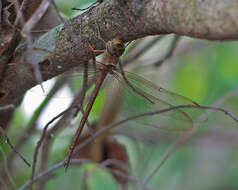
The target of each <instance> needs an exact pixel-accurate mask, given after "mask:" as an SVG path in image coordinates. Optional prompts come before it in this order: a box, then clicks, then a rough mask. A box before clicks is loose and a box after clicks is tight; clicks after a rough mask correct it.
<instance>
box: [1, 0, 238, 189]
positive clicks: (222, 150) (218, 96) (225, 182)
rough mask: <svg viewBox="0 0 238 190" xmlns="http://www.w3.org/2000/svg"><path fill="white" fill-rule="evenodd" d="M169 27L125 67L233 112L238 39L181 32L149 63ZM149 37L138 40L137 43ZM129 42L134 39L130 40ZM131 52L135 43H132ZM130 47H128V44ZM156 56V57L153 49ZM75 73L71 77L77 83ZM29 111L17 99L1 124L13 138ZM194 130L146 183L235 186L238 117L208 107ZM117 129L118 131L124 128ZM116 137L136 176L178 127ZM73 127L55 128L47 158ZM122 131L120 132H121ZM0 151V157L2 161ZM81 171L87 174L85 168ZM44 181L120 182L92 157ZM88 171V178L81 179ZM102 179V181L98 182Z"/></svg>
mask: <svg viewBox="0 0 238 190" xmlns="http://www.w3.org/2000/svg"><path fill="white" fill-rule="evenodd" d="M55 2H56V3H57V6H58V8H59V10H60V11H61V12H62V13H63V14H64V16H65V17H68V18H69V17H72V16H75V15H76V14H80V13H81V12H80V11H72V9H71V8H72V7H75V8H80V7H87V6H88V5H90V3H92V2H93V1H86V0H85V1H79V0H78V1H76V0H68V1H63V0H56V1H55ZM173 37H174V35H168V36H166V37H164V38H163V39H162V40H161V41H159V42H158V43H157V44H155V45H153V47H152V48H151V49H150V50H148V51H146V53H145V54H143V55H142V56H141V57H140V58H139V59H137V60H136V61H135V63H134V62H133V63H131V64H130V65H129V66H128V67H127V69H128V70H130V71H132V72H135V73H137V74H138V75H142V76H144V77H145V78H146V79H148V80H150V81H153V83H155V84H157V85H161V86H163V87H164V88H166V89H169V90H172V91H174V92H176V93H179V94H181V95H183V96H186V97H189V98H191V99H193V100H195V101H197V102H199V103H200V104H202V105H215V104H216V103H219V105H218V106H219V107H223V108H226V109H228V110H230V111H232V112H233V113H234V114H235V115H237V116H238V104H237V102H238V96H237V93H238V82H237V81H238V43H237V42H209V41H206V40H199V39H191V38H187V37H182V39H181V40H180V42H179V44H178V46H177V48H176V51H175V53H174V56H173V57H172V58H171V59H169V60H168V61H166V62H164V63H163V65H162V66H160V67H157V68H155V67H154V66H153V65H152V64H151V63H153V62H154V60H156V59H159V57H162V56H163V55H164V54H165V53H166V51H167V49H168V47H169V44H170V43H171V40H172V38H173ZM151 39H153V38H152V37H148V38H146V39H144V40H142V41H141V42H140V43H139V45H138V47H139V46H142V47H143V44H145V43H147V42H148V41H149V40H151ZM132 46H133V44H132ZM131 49H132V52H133V51H136V50H135V49H136V48H131ZM127 53H128V55H130V53H131V52H130V51H128V52H127ZM156 56H158V57H156ZM78 83H79V81H78V80H76V81H74V84H78ZM104 101H105V93H101V95H100V96H99V98H98V100H97V102H96V104H95V106H94V111H93V112H92V113H91V115H90V121H91V122H93V121H97V119H98V115H99V113H100V111H101V110H102V107H103V105H104ZM29 120H30V118H28V117H26V116H25V114H24V110H22V107H19V109H18V110H17V111H16V113H15V115H14V118H13V121H12V124H11V127H9V130H8V131H7V133H8V135H9V137H10V139H11V140H12V141H13V143H16V142H17V138H16V137H18V136H19V134H20V133H21V131H22V130H24V129H25V127H26V125H27V123H28V122H29ZM196 127H197V130H196V132H195V133H194V134H193V136H192V137H191V138H189V140H188V141H186V142H185V144H183V145H181V146H180V147H179V148H177V149H176V151H175V152H174V153H173V154H172V155H171V156H170V157H169V159H168V160H167V161H166V162H165V163H164V165H163V166H162V167H161V168H160V169H159V171H158V172H157V173H156V174H155V175H153V177H152V178H151V179H150V181H149V183H148V185H149V186H150V187H151V188H153V189H160V190H163V189H165V190H168V189H169V190H173V189H174V190H175V189H176V190H179V189H193V190H196V189H197V190H200V189H203V190H236V189H238V181H237V178H238V161H237V160H238V151H237V150H238V149H237V144H238V140H237V139H238V138H237V137H238V124H237V123H235V122H234V121H232V120H231V118H229V117H227V116H226V115H224V114H223V113H219V112H213V113H211V115H209V119H208V121H207V122H204V123H201V124H198V125H197V126H196ZM123 131H124V132H123ZM41 132H42V130H41V129H40V128H39V129H38V130H37V131H36V133H34V135H33V136H31V138H29V139H28V141H27V143H26V144H25V146H24V147H23V149H22V150H21V153H23V155H24V156H25V157H26V158H27V159H28V160H30V161H31V160H32V156H33V151H34V148H35V145H36V142H37V140H38V139H39V137H40V134H41ZM120 132H121V133H122V134H120V135H117V140H118V141H119V142H120V143H121V144H123V145H124V146H125V147H126V151H127V154H128V158H129V167H130V171H131V173H130V175H132V176H134V177H135V178H136V179H138V180H142V179H143V178H144V177H145V176H147V175H148V174H149V173H150V172H151V171H152V169H153V168H155V167H156V166H157V165H158V163H159V161H160V159H161V158H162V157H163V155H164V154H165V152H166V151H167V150H168V148H169V147H170V146H171V144H172V143H173V142H175V141H176V139H177V137H178V136H179V135H180V134H181V133H177V132H167V131H163V130H158V129H156V130H155V129H152V130H151V129H150V130H148V131H147V129H145V130H144V131H140V130H138V131H137V130H136V128H135V127H134V128H133V127H132V129H129V127H128V126H127V127H126V128H125V127H124V128H122V129H121V130H120ZM73 133H74V129H72V128H69V129H66V130H64V131H63V132H62V133H60V134H57V135H56V136H54V137H53V138H54V143H53V147H52V149H51V155H50V160H49V164H48V165H49V166H52V165H53V164H55V163H56V162H58V161H61V160H63V159H64V157H65V153H66V151H67V149H68V147H69V144H70V140H71V138H72V135H73ZM123 133H124V134H123ZM0 143H1V144H0V145H1V149H2V151H4V152H5V154H6V155H9V153H10V152H11V150H10V149H9V147H8V145H7V144H6V142H5V141H4V140H1V142H0ZM4 159H5V158H4V156H3V154H2V153H0V161H1V162H0V164H1V166H2V165H3V164H4ZM13 168H14V169H13V170H12V171H13V172H12V173H11V175H12V177H13V180H14V181H15V183H16V185H17V187H20V186H21V185H22V184H24V183H25V182H26V181H27V180H28V179H29V176H30V172H31V169H30V168H28V167H26V166H25V165H24V164H23V163H22V161H21V160H20V159H19V158H18V157H16V158H15V161H14V165H13ZM86 174H87V177H85V175H86ZM54 175H55V176H54V177H53V178H52V179H50V180H49V181H48V183H47V185H46V188H45V189H46V190H53V189H57V190H64V189H75V190H76V189H85V186H83V184H86V186H87V189H89V190H91V189H93V190H104V189H110V190H114V189H121V187H120V185H119V184H118V182H117V181H116V179H115V178H114V177H113V176H112V175H111V174H110V173H109V172H108V171H106V170H103V169H102V168H99V167H97V166H96V165H94V164H85V165H82V166H72V167H70V168H69V170H68V172H67V173H65V171H64V169H63V168H61V169H58V170H56V171H55V172H54ZM85 179H87V180H85ZM105 182H106V183H105ZM137 187H138V189H144V188H143V187H141V185H136V183H134V182H131V181H129V182H128V189H136V188H137Z"/></svg>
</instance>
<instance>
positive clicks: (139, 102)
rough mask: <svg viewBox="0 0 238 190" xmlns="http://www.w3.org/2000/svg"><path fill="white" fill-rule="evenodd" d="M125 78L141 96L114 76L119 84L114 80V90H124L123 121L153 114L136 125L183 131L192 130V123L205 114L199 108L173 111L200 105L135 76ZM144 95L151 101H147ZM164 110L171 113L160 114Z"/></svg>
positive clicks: (130, 75) (138, 119)
mask: <svg viewBox="0 0 238 190" xmlns="http://www.w3.org/2000/svg"><path fill="white" fill-rule="evenodd" d="M125 75H126V77H127V79H128V81H129V82H130V83H131V84H132V85H133V87H134V88H135V89H136V90H137V91H139V92H140V94H139V93H136V92H135V91H133V90H132V89H131V88H130V87H129V86H128V85H127V84H126V82H125V81H124V80H123V79H122V76H121V74H120V73H119V72H117V71H115V72H114V77H115V78H116V79H117V80H113V86H114V87H115V86H118V85H120V86H122V89H123V92H122V93H121V98H122V100H121V101H122V103H121V111H122V113H123V115H124V117H130V116H132V115H137V114H143V113H146V112H151V114H148V115H145V116H144V117H141V118H137V119H135V121H136V122H139V123H140V124H143V125H147V126H152V127H156V128H160V129H165V130H173V131H181V130H188V129H191V128H192V127H193V123H194V122H196V121H198V117H199V116H200V115H201V114H202V113H203V112H204V111H202V110H201V109H197V108H177V109H170V108H173V107H175V106H179V105H194V106H198V107H199V104H197V103H196V102H194V101H192V100H190V99H189V98H186V97H184V96H181V95H179V94H176V93H174V92H171V91H168V90H166V89H164V88H162V87H160V86H157V85H155V84H153V83H152V82H149V81H147V80H146V79H144V78H142V77H140V76H138V75H136V74H133V73H130V72H125ZM141 94H143V95H144V96H146V97H147V98H148V99H149V100H151V101H148V100H147V99H146V98H144V97H143V96H141ZM151 102H153V103H151ZM164 109H168V110H169V109H170V111H166V112H163V113H159V111H160V110H164ZM152 112H153V113H152Z"/></svg>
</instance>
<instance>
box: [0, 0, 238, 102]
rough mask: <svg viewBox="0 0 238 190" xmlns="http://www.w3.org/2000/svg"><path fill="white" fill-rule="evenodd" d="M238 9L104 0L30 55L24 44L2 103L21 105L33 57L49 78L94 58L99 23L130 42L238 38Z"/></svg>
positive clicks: (0, 94)
mask: <svg viewBox="0 0 238 190" xmlns="http://www.w3.org/2000/svg"><path fill="white" fill-rule="evenodd" d="M237 10H238V1H237V0H227V1H224V0H190V1H181V0H173V1H169V0H150V1H148V0H131V1H125V0H108V1H107V0H105V1H104V3H102V4H100V5H99V6H98V7H96V8H94V9H92V10H90V11H88V12H86V13H84V14H82V15H80V16H78V17H75V18H73V19H71V20H69V21H67V22H66V23H65V24H64V25H61V26H58V27H57V28H56V29H54V30H52V31H51V32H49V33H47V34H46V35H44V36H42V38H40V39H39V40H38V41H37V42H36V43H35V47H36V48H38V50H36V51H35V54H34V55H31V56H29V55H27V53H26V49H24V48H22V49H21V51H18V53H17V54H16V56H15V60H14V62H15V63H17V64H16V66H9V68H8V69H7V71H6V73H5V78H4V79H3V80H2V82H1V84H0V106H1V105H6V104H11V103H13V104H16V103H17V102H18V101H19V99H20V97H21V96H22V95H23V94H24V92H25V91H26V90H27V89H29V88H30V87H32V86H34V85H36V80H35V79H34V75H33V73H32V72H31V64H30V62H32V59H34V61H35V59H36V60H37V62H38V63H40V67H44V68H45V67H47V70H44V72H42V75H43V78H44V80H47V79H49V78H52V77H54V76H56V75H58V74H60V73H63V72H65V71H67V70H69V69H70V68H72V67H75V66H78V65H79V64H80V63H82V62H83V61H86V60H87V59H88V57H89V55H88V43H87V41H89V42H90V43H91V44H93V45H94V46H95V49H102V48H103V43H102V42H101V41H100V40H99V38H98V32H97V29H96V24H95V23H98V25H99V26H100V31H101V35H102V36H103V38H104V39H105V41H107V40H109V39H112V38H113V37H115V36H117V37H119V38H121V39H122V40H123V41H124V42H128V41H131V40H135V39H137V38H140V37H144V36H147V35H158V34H169V33H176V34H180V35H186V36H191V37H199V38H204V39H210V40H232V39H237V38H238V20H237V18H238V11H237ZM40 49H45V50H46V51H42V50H40ZM49 52H51V53H49ZM23 57H25V58H24V59H23ZM16 95H17V97H16Z"/></svg>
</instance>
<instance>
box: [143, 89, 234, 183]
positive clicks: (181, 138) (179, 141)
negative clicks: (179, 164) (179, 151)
mask: <svg viewBox="0 0 238 190" xmlns="http://www.w3.org/2000/svg"><path fill="white" fill-rule="evenodd" d="M236 93H238V88H235V89H234V90H231V91H230V92H228V93H227V94H225V95H224V96H223V97H222V98H220V99H219V100H217V101H216V103H215V106H218V105H220V104H222V103H223V102H225V101H226V100H227V99H228V98H230V97H231V96H233V95H234V94H236ZM214 108H215V109H211V112H210V114H211V113H212V111H217V110H219V111H222V112H224V113H225V114H227V113H230V112H229V111H227V110H224V109H223V108H219V109H217V108H218V107H214ZM207 114H208V113H207ZM201 117H203V115H201ZM232 118H233V114H232ZM233 119H234V120H235V121H236V122H237V118H233ZM196 128H197V127H194V128H193V129H192V130H190V131H188V132H184V133H183V134H181V135H180V136H179V137H178V139H177V140H176V141H175V142H174V143H173V144H172V145H171V146H170V148H169V149H168V150H167V151H166V152H165V154H164V155H163V157H162V159H161V160H160V161H159V163H158V165H157V166H156V167H154V169H153V170H152V171H151V173H149V174H148V175H147V176H146V177H145V178H144V179H143V183H144V184H147V183H148V182H149V180H150V179H151V178H152V176H154V175H155V173H157V172H158V170H159V169H160V168H161V166H162V165H163V164H164V163H165V161H166V160H167V159H168V157H169V156H170V155H171V153H172V152H174V151H175V150H176V148H177V147H178V146H180V145H181V144H182V143H183V142H185V141H186V140H188V138H189V137H191V136H192V134H193V133H194V131H195V129H196Z"/></svg>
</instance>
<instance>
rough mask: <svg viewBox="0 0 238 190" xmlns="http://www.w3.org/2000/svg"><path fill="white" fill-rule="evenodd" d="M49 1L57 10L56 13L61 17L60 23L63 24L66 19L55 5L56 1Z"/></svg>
mask: <svg viewBox="0 0 238 190" xmlns="http://www.w3.org/2000/svg"><path fill="white" fill-rule="evenodd" d="M48 1H50V4H51V6H52V7H53V8H54V9H55V12H56V14H57V16H58V17H59V19H60V21H61V22H62V23H64V22H65V19H64V18H63V17H62V16H61V14H60V11H59V9H58V7H57V6H56V4H55V1H54V0H48Z"/></svg>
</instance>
